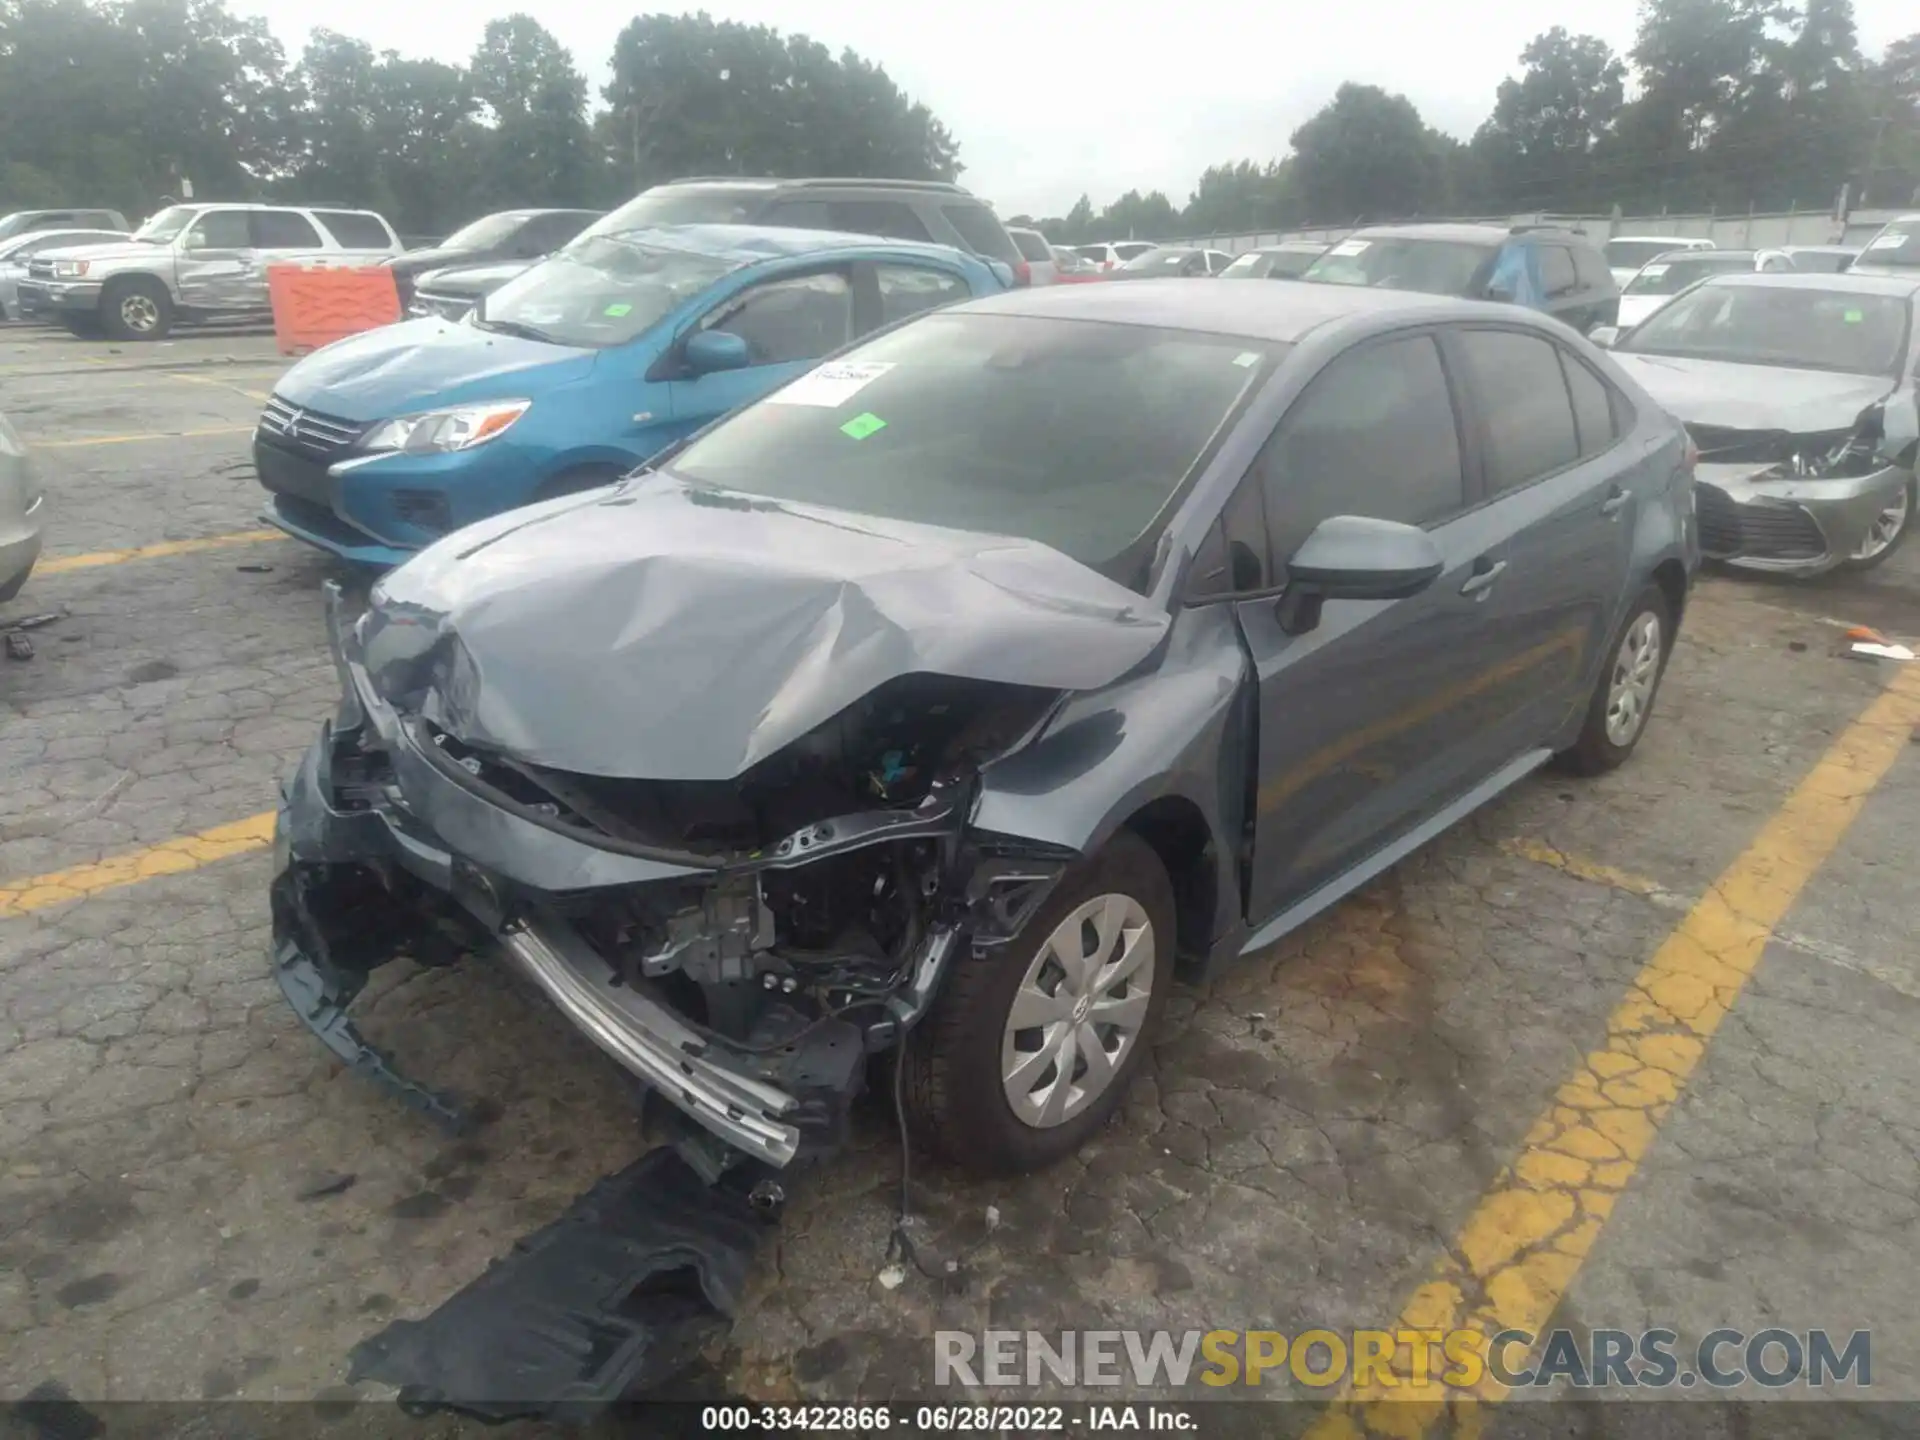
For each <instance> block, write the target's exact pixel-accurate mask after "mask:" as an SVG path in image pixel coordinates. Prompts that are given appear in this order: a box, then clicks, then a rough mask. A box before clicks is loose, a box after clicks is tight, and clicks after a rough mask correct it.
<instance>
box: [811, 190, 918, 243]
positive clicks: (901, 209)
mask: <svg viewBox="0 0 1920 1440" xmlns="http://www.w3.org/2000/svg"><path fill="white" fill-rule="evenodd" d="M827 213H828V214H829V215H831V216H832V217H833V224H832V227H831V228H832V229H835V230H846V231H849V232H850V233H852V234H855V235H884V236H886V237H887V238H888V239H890V240H927V241H930V240H932V239H933V233H932V232H931V231H929V230H928V229H927V227H926V223H925V222H924V221H922V220H921V218H920V217H919V216H918V215H916V214H914V213H913V207H912V206H910V205H904V204H902V203H901V202H900V201H898V200H834V201H830V202H828V205H827Z"/></svg>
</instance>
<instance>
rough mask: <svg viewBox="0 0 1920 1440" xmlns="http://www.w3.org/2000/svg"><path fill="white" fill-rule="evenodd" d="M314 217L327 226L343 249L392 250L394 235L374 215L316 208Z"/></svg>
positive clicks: (329, 232) (328, 231)
mask: <svg viewBox="0 0 1920 1440" xmlns="http://www.w3.org/2000/svg"><path fill="white" fill-rule="evenodd" d="M313 213H314V217H315V218H316V219H318V220H319V222H320V223H321V224H322V225H324V226H326V227H327V233H328V234H330V235H332V236H333V238H334V240H335V242H336V243H337V244H338V245H339V246H340V248H341V249H342V250H390V249H392V248H393V237H392V236H390V235H388V234H387V227H386V226H385V225H383V224H381V223H380V220H379V217H377V216H374V215H359V214H355V213H354V212H353V211H351V210H316V211H314V212H313Z"/></svg>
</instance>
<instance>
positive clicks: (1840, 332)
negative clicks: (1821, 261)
mask: <svg viewBox="0 0 1920 1440" xmlns="http://www.w3.org/2000/svg"><path fill="white" fill-rule="evenodd" d="M1906 343H1907V302H1906V301H1905V300H1903V299H1897V298H1895V297H1893V296H1889V295H1861V294H1857V293H1849V292H1847V291H1844V290H1809V289H1802V288H1800V287H1798V286H1794V287H1791V288H1789V287H1787V286H1780V287H1778V288H1775V287H1772V286H1766V285H1703V286H1701V287H1700V288H1699V289H1698V290H1693V291H1689V292H1688V293H1687V294H1685V295H1683V296H1681V297H1680V298H1679V299H1678V300H1675V301H1673V302H1671V303H1670V304H1667V305H1664V306H1662V307H1661V308H1660V309H1658V310H1656V311H1655V312H1654V313H1653V315H1652V316H1651V317H1650V318H1649V319H1648V320H1646V321H1645V323H1643V324H1641V325H1639V326H1638V327H1636V328H1635V329H1634V330H1633V331H1632V332H1631V333H1630V334H1629V335H1628V336H1627V338H1626V339H1625V340H1624V341H1622V342H1621V344H1620V346H1619V348H1620V349H1621V350H1623V351H1628V352H1630V353H1633V354H1638V355H1675V356H1685V357H1687V358H1689V359H1695V360H1731V361H1735V362H1738V363H1740V364H1745V365H1781V366H1789V367H1791V368H1793V369H1797V370H1840V371H1845V372H1847V373H1850V374H1855V375H1885V374H1889V373H1892V372H1893V371H1894V369H1895V368H1896V367H1897V366H1898V364H1899V360H1900V356H1901V354H1902V353H1903V351H1904V350H1905V349H1906Z"/></svg>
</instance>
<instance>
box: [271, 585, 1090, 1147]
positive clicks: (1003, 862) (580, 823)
mask: <svg viewBox="0 0 1920 1440" xmlns="http://www.w3.org/2000/svg"><path fill="white" fill-rule="evenodd" d="M329 588H330V593H329V597H328V606H329V623H330V629H331V631H332V639H333V643H334V647H335V654H336V659H337V662H338V665H339V669H340V674H341V680H342V692H343V695H342V703H341V708H340V712H339V714H338V716H337V717H336V719H335V720H334V722H333V723H332V724H331V725H330V726H327V727H326V728H324V729H323V731H322V734H321V736H320V738H319V740H318V741H317V742H316V744H315V745H314V746H313V748H312V749H311V750H310V751H309V753H308V754H307V755H306V757H305V758H304V760H303V761H302V762H301V765H300V767H299V769H298V771H297V773H296V774H295V775H294V776H293V778H292V780H291V781H290V782H289V783H288V785H287V786H286V787H285V791H284V796H283V802H282V807H281V810H280V816H279V825H278V830H277V833H276V840H275V859H276V863H275V876H274V880H273V889H272V911H273V937H274V938H273V964H274V971H275V974H276V977H277V979H278V981H279V983H280V986H281V989H282V990H283V992H284V993H285V994H286V997H287V999H288V1001H289V1002H290V1003H291V1004H292V1005H293V1008H294V1009H295V1011H296V1012H297V1013H298V1014H299V1015H300V1017H301V1019H302V1020H303V1021H305V1022H306V1024H307V1025H308V1026H309V1027H310V1028H312V1029H313V1030H314V1032H315V1033H316V1034H317V1035H318V1036H319V1037H320V1039H321V1040H322V1041H323V1042H324V1043H325V1044H326V1045H327V1046H328V1048H329V1049H331V1050H332V1051H333V1052H334V1053H335V1054H336V1055H338V1056H339V1057H340V1058H341V1059H342V1060H344V1061H346V1062H347V1063H348V1064H349V1065H351V1066H352V1067H353V1068H354V1069H356V1070H358V1071H360V1072H361V1073H363V1074H366V1075H368V1076H369V1077H371V1078H375V1079H378V1080H380V1081H382V1082H383V1083H386V1084H388V1085H389V1086H392V1087H394V1088H396V1089H397V1090H398V1092H399V1093H400V1094H401V1095H402V1096H404V1097H405V1098H406V1099H407V1100H409V1101H410V1102H411V1103H413V1104H415V1105H416V1106H418V1107H419V1108H421V1109H423V1110H425V1111H427V1112H429V1113H431V1114H433V1115H435V1116H437V1117H439V1118H441V1119H442V1120H445V1121H447V1122H449V1123H452V1124H456V1125H457V1124H459V1123H460V1121H461V1111H460V1107H459V1106H458V1104H457V1103H455V1102H454V1101H452V1100H451V1099H449V1098H448V1097H446V1096H443V1095H442V1094H440V1093H438V1092H436V1091H434V1090H432V1089H430V1088H428V1087H426V1086H424V1085H421V1084H419V1083H416V1082H415V1081H413V1080H411V1079H408V1078H406V1077H405V1076H403V1075H402V1074H401V1073H400V1072H399V1070H398V1069H397V1068H396V1067H395V1066H394V1064H393V1063H392V1062H391V1061H390V1060H389V1059H388V1058H387V1057H386V1056H385V1055H383V1054H382V1053H381V1052H379V1051H377V1050H376V1049H374V1048H373V1047H372V1046H371V1045H369V1044H368V1043H367V1042H366V1040H365V1039H364V1038H363V1037H362V1036H361V1035H360V1033H359V1032H358V1030H357V1029H356V1028H355V1026H354V1023H353V1021H352V1019H351V1017H350V1013H349V1012H350V1006H351V1005H352V1002H353V1000H354V998H355V996H356V995H357V994H358V993H359V992H360V990H361V988H362V987H363V986H364V985H365V983H366V981H367V978H368V975H369V974H370V972H371V971H372V970H374V969H375V968H377V967H378V966H380V965H383V964H385V963H387V962H388V961H389V960H392V959H394V958H396V957H397V956H400V955H405V956H407V957H409V958H411V959H413V960H414V961H416V962H418V963H421V964H425V965H444V964H452V963H455V962H457V961H458V960H460V959H461V958H463V957H464V956H466V955H468V954H470V953H475V952H480V953H486V952H492V953H495V954H497V955H499V956H501V957H503V958H505V959H506V960H508V961H509V962H510V963H511V964H512V965H513V966H514V967H515V968H516V969H518V970H519V971H520V972H521V973H522V974H523V975H525V976H526V977H527V978H528V979H530V980H531V981H533V982H534V984H535V985H537V986H538V987H539V989H540V990H541V991H542V992H544V994H545V995H546V997H547V998H548V1000H550V1001H551V1002H552V1004H553V1005H554V1006H555V1007H556V1008H557V1009H559V1010H560V1011H561V1013H562V1014H564V1015H565V1016H566V1017H567V1018H568V1019H569V1020H570V1021H571V1022H572V1023H573V1024H574V1025H575V1026H576V1027H577V1028H578V1029H579V1030H581V1031H582V1032H583V1033H584V1034H585V1035H586V1036H587V1037H588V1038H589V1039H591V1040H592V1041H593V1042H594V1043H595V1044H596V1045H598V1046H599V1047H600V1048H601V1049H602V1050H604V1051H605V1052H606V1053H607V1054H608V1055H610V1056H612V1057H613V1058H614V1059H615V1060H616V1061H618V1062H619V1063H620V1064H621V1065H622V1066H624V1067H625V1068H626V1069H627V1070H628V1071H629V1072H631V1073H632V1074H633V1075H634V1076H636V1077H637V1078H638V1079H639V1080H640V1081H642V1082H643V1083H644V1084H645V1085H646V1086H647V1087H648V1089H649V1090H651V1091H653V1092H656V1093H657V1094H658V1095H660V1096H661V1097H663V1098H664V1099H665V1100H667V1101H668V1102H670V1103H671V1104H672V1105H673V1106H675V1107H677V1109H678V1110H679V1111H681V1112H682V1113H683V1114H684V1115H685V1116H686V1117H687V1118H688V1119H689V1120H691V1121H692V1122H693V1123H694V1125H695V1126H697V1127H698V1129H697V1130H695V1129H691V1128H689V1129H688V1130H687V1132H686V1140H685V1142H684V1143H683V1144H682V1145H681V1147H680V1148H681V1151H682V1154H683V1155H684V1156H685V1157H686V1158H687V1160H688V1161H689V1163H692V1164H693V1165H695V1167H696V1168H697V1169H699V1170H700V1171H701V1172H702V1173H703V1174H706V1175H707V1176H708V1178H709V1179H712V1178H715V1177H717V1176H718V1175H719V1174H720V1173H721V1172H723V1171H725V1170H727V1169H728V1168H730V1167H731V1166H732V1165H734V1164H735V1163H737V1162H739V1161H740V1160H742V1159H751V1160H753V1161H756V1162H758V1163H759V1164H760V1165H763V1166H770V1167H775V1168H778V1167H784V1166H788V1165H791V1164H793V1163H794V1162H796V1161H802V1160H806V1159H809V1158H812V1157H816V1156H819V1155H823V1154H825V1153H828V1152H830V1151H831V1150H832V1149H834V1148H835V1147H836V1146H837V1145H838V1144H839V1143H840V1141H841V1139H842V1138H843V1135H844V1131H845V1126H846V1121H847V1114H848V1109H849V1106H850V1105H851V1103H852V1101H853V1100H854V1098H855V1097H856V1096H857V1095H858V1094H859V1092H860V1090H861V1089H862V1087H863V1084H864V1079H865V1074H866V1068H867V1066H866V1061H867V1058H868V1057H869V1056H870V1055H872V1054H874V1053H876V1052H879V1051H883V1050H887V1049H889V1048H891V1047H892V1046H894V1045H895V1044H896V1043H898V1041H899V1038H900V1036H901V1034H902V1033H903V1032H904V1031H905V1030H906V1029H908V1028H909V1027H911V1026H912V1025H913V1024H915V1023H916V1022H917V1021H918V1020H919V1019H920V1017H921V1016H922V1015H923V1014H924V1013H925V1012H926V1010H927V1007H928V1006H929V1004H930V1003H931V1002H932V1000H933V998H934V995H935V993H936V991H937V989H938V987H939V984H940V980H941V977H942V974H943V973H944V971H945V968H946V967H947V966H948V965H949V964H950V963H952V962H953V961H954V960H955V958H956V957H957V956H960V955H963V954H971V953H973V952H974V951H976V950H981V949H991V948H992V947H994V946H996V945H998V944H1001V943H1004V942H1005V941H1006V940H1008V939H1009V938H1011V937H1012V936H1013V935H1014V934H1016V933H1017V932H1018V930H1019V929H1020V926H1021V924H1022V923H1023V922H1024V920H1025V918H1026V917H1027V916H1028V915H1030V914H1031V913H1032V912H1033V910H1034V909H1036V908H1037V907H1038V905H1039V904H1040V902H1041V900H1042V899H1043V898H1044V896H1045V895H1046V893H1047V891H1048V890H1049V888H1050V887H1051V886H1052V884H1053V882H1054V880H1055V879H1056V878H1057V876H1058V875H1059V873H1060V871H1061V870H1062V869H1063V868H1064V866H1065V865H1066V864H1067V863H1068V862H1069V861H1070V860H1071V859H1072V858H1073V855H1072V852H1070V851H1065V850H1061V849H1058V848H1057V847H1047V846H1041V845H1036V844H1033V843H1029V842H1022V841H1018V840H1015V839H1011V838H998V837H993V836H987V835H982V834H978V833H974V832H972V831H970V830H969V828H968V825H967V817H968V815H969V813H970V810H971V808H972V802H973V798H974V788H975V784H976V780H977V774H978V769H979V767H980V765H982V764H983V763H985V762H986V761H987V760H990V759H992V758H994V757H996V756H998V755H1001V754H1004V753H1006V752H1007V751H1008V750H1010V749H1012V748H1016V747H1017V746H1018V745H1019V744H1020V743H1021V742H1022V741H1023V739H1025V738H1027V737H1030V736H1031V735H1032V734H1034V733H1036V732H1037V730H1038V728H1039V727H1040V726H1041V725H1042V724H1043V723H1044V721H1045V719H1046V717H1047V716H1048V715H1049V713H1051V711H1052V709H1053V708H1054V706H1055V705H1056V703H1057V701H1058V699H1059V695H1060V692H1059V691H1057V690H1052V689H1048V688H1045V687H1041V686H1033V685H1022V684H1008V683H1001V682H995V681H988V680H979V679H960V678H952V677H949V676H946V675H939V674H926V673H909V674H902V675H897V676H894V677H893V678H890V679H888V680H886V681H885V682H884V683H882V684H880V685H879V686H878V687H877V688H875V689H874V690H873V691H871V692H870V693H868V694H866V695H864V696H862V697H860V698H859V699H857V700H856V701H854V702H853V703H852V704H851V705H848V706H846V707H845V708H844V709H842V710H841V711H840V712H839V713H837V714H835V715H833V716H832V717H831V718H829V719H827V720H826V721H824V722H822V723H819V724H815V725H813V726H812V727H811V728H809V729H808V730H806V732H805V733H804V734H802V735H800V736H799V737H798V738H796V739H793V740H792V741H790V742H789V743H787V744H785V745H782V746H780V747H779V748H777V749H775V750H774V751H773V752H772V753H770V754H768V755H766V756H765V757H764V758H762V759H759V760H757V761H756V762H755V763H753V764H751V765H750V766H749V767H748V768H746V769H745V770H744V771H743V772H742V773H740V774H739V775H737V776H736V777H734V778H732V779H728V780H709V779H692V780H647V779H633V778H616V777H609V776H605V775H597V774H583V773H579V772H577V771H569V770H565V769H561V768H558V767H554V766H550V765H547V764H542V763H535V762H533V761H530V760H527V759H525V758H521V757H519V756H516V755H514V754H511V753H508V752H507V751H506V750H504V749H501V748H497V747H493V746H487V745H481V744H470V743H467V742H464V741H462V740H461V739H459V738H457V737H456V736H455V735H454V734H453V733H452V732H451V730H450V729H449V728H443V726H442V725H441V724H439V723H436V721H435V720H433V719H431V718H429V717H428V715H426V714H424V713H422V709H412V710H409V709H408V708H406V705H405V703H404V699H403V700H402V702H401V703H396V702H395V700H394V699H393V698H390V697H391V692H389V693H382V687H380V686H378V685H376V684H375V683H374V682H373V681H372V680H371V679H370V678H369V667H368V665H367V663H365V659H364V656H363V653H362V649H363V647H362V644H361V637H360V635H359V633H358V631H357V629H356V627H355V626H353V625H351V624H349V623H348V621H347V617H346V615H345V613H344V609H343V601H342V598H341V595H340V593H339V591H338V590H337V588H334V587H329ZM387 621H388V623H389V624H391V623H392V616H388V617H387ZM422 708H426V707H422Z"/></svg>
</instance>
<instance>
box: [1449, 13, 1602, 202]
mask: <svg viewBox="0 0 1920 1440" xmlns="http://www.w3.org/2000/svg"><path fill="white" fill-rule="evenodd" d="M1520 64H1521V67H1522V69H1521V73H1520V75H1519V76H1518V77H1517V78H1510V79H1506V80H1502V81H1501V82H1500V88H1499V90H1498V91H1497V92H1496V95H1495V99H1494V105H1493V114H1492V116H1491V117H1490V118H1489V119H1488V120H1487V122H1486V124H1485V125H1483V126H1482V127H1481V128H1480V131H1479V133H1478V134H1476V135H1475V136H1474V141H1473V144H1474V148H1475V150H1476V152H1477V155H1478V157H1479V160H1480V163H1481V164H1482V165H1483V167H1484V171H1485V174H1486V177H1487V184H1488V187H1489V192H1490V193H1489V194H1488V195H1487V196H1486V198H1487V199H1488V200H1490V201H1492V202H1493V203H1495V204H1499V205H1503V206H1509V207H1514V208H1529V209H1533V208H1550V207H1556V206H1567V205H1572V204H1576V203H1578V201H1577V200H1576V193H1575V192H1576V191H1579V190H1583V189H1586V188H1588V187H1589V186H1590V173H1591V170H1592V166H1593V157H1594V155H1595V153H1596V152H1597V151H1598V149H1599V147H1600V144H1601V141H1602V140H1603V139H1604V138H1605V137H1606V135H1607V134H1608V132H1609V130H1610V129H1611V127H1612V125H1613V121H1614V117H1615V116H1616V115H1617V114H1618V113H1619V111H1620V106H1621V104H1622V102H1623V100H1624V98H1625V91H1626V78H1627V67H1626V66H1625V65H1624V64H1623V63H1622V62H1621V60H1620V59H1619V57H1618V56H1616V55H1615V54H1614V53H1613V51H1612V49H1611V48H1609V47H1608V45H1607V43H1606V42H1605V41H1604V40H1601V39H1599V38H1597V37H1595V36H1592V35H1570V34H1568V33H1567V31H1566V30H1565V28H1563V27H1562V26H1559V25H1556V26H1554V27H1553V28H1552V29H1551V30H1548V31H1547V32H1545V33H1544V34H1541V35H1536V36H1535V37H1534V38H1533V39H1532V40H1530V41H1529V42H1528V43H1527V48H1526V49H1524V50H1522V51H1521V52H1520Z"/></svg>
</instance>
